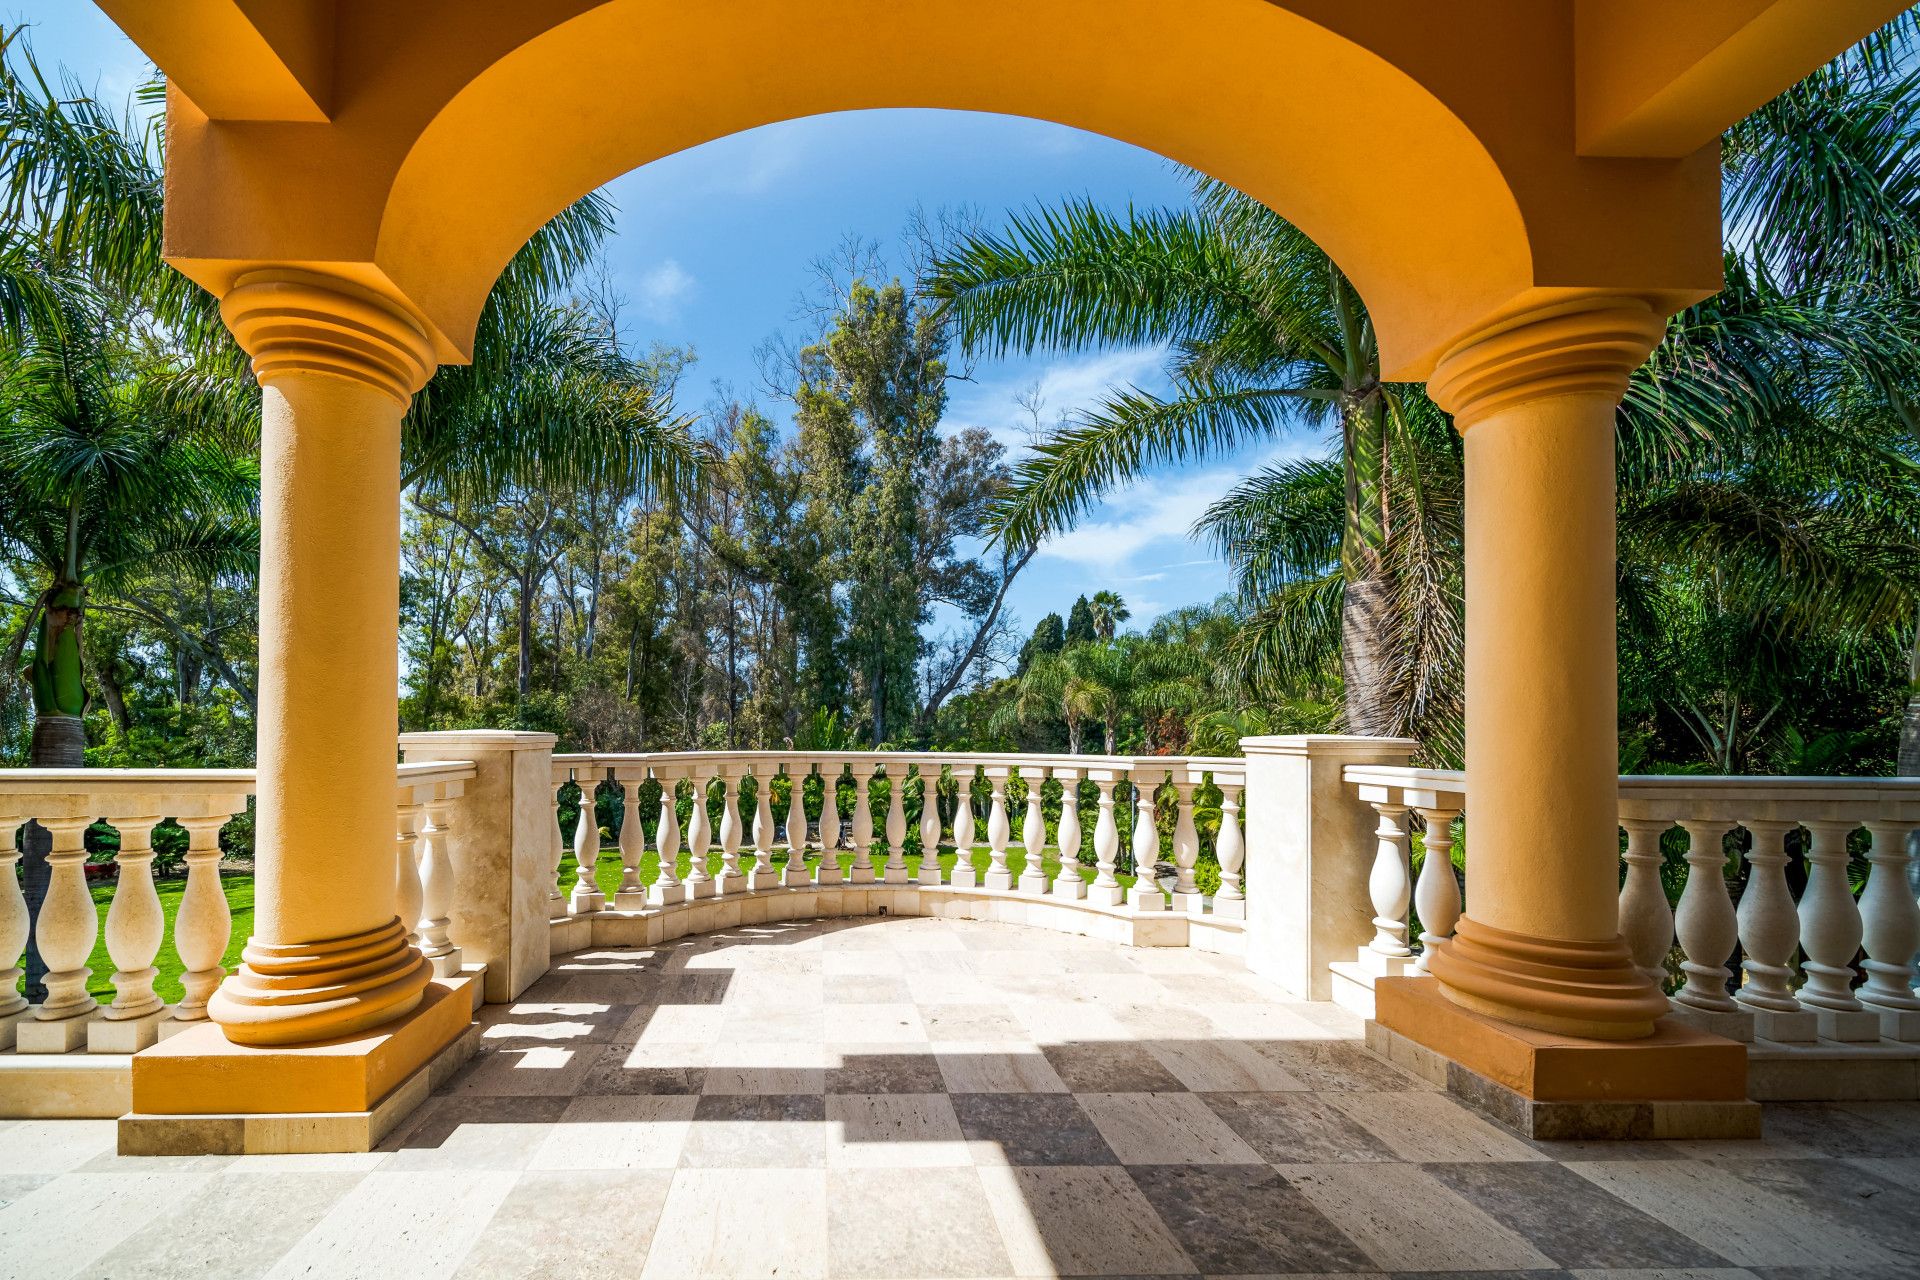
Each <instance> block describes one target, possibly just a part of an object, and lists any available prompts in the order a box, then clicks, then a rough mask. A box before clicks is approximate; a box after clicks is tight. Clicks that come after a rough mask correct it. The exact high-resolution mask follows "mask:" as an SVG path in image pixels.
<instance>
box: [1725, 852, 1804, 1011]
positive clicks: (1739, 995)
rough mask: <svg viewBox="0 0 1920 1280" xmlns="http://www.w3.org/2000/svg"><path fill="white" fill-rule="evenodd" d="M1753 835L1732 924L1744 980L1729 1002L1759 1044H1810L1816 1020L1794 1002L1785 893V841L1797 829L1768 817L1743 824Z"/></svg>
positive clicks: (1794, 917)
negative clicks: (1741, 1011)
mask: <svg viewBox="0 0 1920 1280" xmlns="http://www.w3.org/2000/svg"><path fill="white" fill-rule="evenodd" d="M1740 825H1741V826H1743V827H1745V828H1746V829H1747V831H1748V833H1749V834H1751V835H1752V836H1753V848H1752V849H1751V850H1750V851H1749V852H1748V854H1747V865H1748V868H1749V870H1748V872H1747V891H1746V892H1745V893H1743V894H1741V895H1740V910H1739V911H1738V912H1737V913H1736V919H1737V920H1738V921H1739V926H1740V946H1741V949H1742V950H1743V951H1744V952H1745V953H1746V960H1745V967H1746V973H1747V976H1746V981H1745V983H1743V984H1742V985H1741V987H1740V990H1739V991H1738V992H1736V993H1735V994H1734V999H1735V1000H1737V1001H1739V1002H1740V1003H1741V1004H1742V1005H1744V1006H1746V1007H1747V1009H1749V1010H1750V1011H1751V1012H1752V1013H1753V1033H1754V1035H1756V1036H1758V1037H1760V1038H1761V1039H1764V1040H1776V1041H1783V1042H1796V1041H1811V1040H1813V1039H1815V1038H1816V1031H1815V1019H1814V1016H1813V1015H1812V1014H1811V1013H1808V1012H1806V1011H1805V1010H1803V1009H1802V1008H1801V1007H1800V1002H1799V1001H1798V1000H1795V999H1794V998H1793V987H1792V982H1793V968H1792V964H1793V953H1794V952H1795V951H1797V950H1799V947H1800V915H1799V913H1798V912H1797V911H1795V910H1794V905H1793V893H1792V891H1791V890H1789V889H1788V888H1787V850H1786V837H1787V833H1788V832H1789V831H1792V830H1794V828H1795V826H1796V825H1797V824H1795V823H1792V822H1782V821H1778V820H1775V819H1772V818H1749V819H1747V820H1745V821H1743V822H1742V823H1741V824H1740Z"/></svg>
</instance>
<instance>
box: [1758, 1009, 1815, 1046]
mask: <svg viewBox="0 0 1920 1280" xmlns="http://www.w3.org/2000/svg"><path fill="white" fill-rule="evenodd" d="M1753 1034H1754V1038H1755V1039H1758V1040H1771V1041H1773V1042H1774V1043H1775V1044H1812V1043H1813V1042H1814V1041H1816V1040H1818V1039H1819V1038H1820V1020H1819V1019H1818V1018H1817V1017H1815V1016H1814V1014H1813V1011H1812V1010H1810V1009H1795V1010H1794V1011H1792V1012H1791V1013H1789V1012H1786V1011H1785V1010H1781V1009H1755V1010H1754V1011H1753Z"/></svg>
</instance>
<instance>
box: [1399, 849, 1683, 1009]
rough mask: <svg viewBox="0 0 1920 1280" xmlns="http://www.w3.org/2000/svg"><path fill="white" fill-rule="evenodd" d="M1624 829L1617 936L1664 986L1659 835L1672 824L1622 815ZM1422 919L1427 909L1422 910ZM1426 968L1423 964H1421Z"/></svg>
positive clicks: (1666, 919) (1665, 921) (1666, 940)
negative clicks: (1624, 866)
mask: <svg viewBox="0 0 1920 1280" xmlns="http://www.w3.org/2000/svg"><path fill="white" fill-rule="evenodd" d="M1620 825H1621V826H1623V827H1625V828H1626V829H1627V852H1626V855H1625V857H1624V858H1623V861H1625V862H1626V864H1627V878H1626V883H1625V884H1623V885H1621V886H1620V936H1621V937H1622V938H1623V939H1624V940H1625V941H1626V944H1627V951H1628V953H1629V954H1631V955H1632V956H1633V962H1634V964H1635V965H1637V966H1639V969H1640V972H1642V973H1644V974H1646V975H1647V979H1648V981H1650V982H1652V983H1654V984H1655V985H1657V986H1664V985H1665V983H1666V979H1667V953H1668V952H1669V951H1671V950H1672V949H1673V907H1672V906H1671V905H1669V904H1668V902H1667V891H1666V889H1665V887H1664V886H1662V885H1661V883H1660V862H1661V858H1660V837H1661V836H1663V835H1665V834H1666V831H1667V828H1668V827H1671V826H1672V825H1673V823H1672V822H1671V821H1669V820H1668V819H1666V818H1622V819H1621V820H1620ZM1421 918H1422V919H1425V918H1426V912H1425V910H1424V909H1423V910H1422V911H1421ZM1421 967H1422V968H1425V966H1424V965H1423V966H1421Z"/></svg>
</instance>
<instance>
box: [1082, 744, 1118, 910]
mask: <svg viewBox="0 0 1920 1280" xmlns="http://www.w3.org/2000/svg"><path fill="white" fill-rule="evenodd" d="M1087 776H1088V777H1089V778H1091V779H1092V780H1093V783H1094V785H1095V786H1097V787H1099V789H1100V816H1099V817H1098V818H1096V819H1094V823H1093V856H1094V860H1095V861H1094V870H1095V874H1094V877H1093V886H1092V887H1091V888H1090V889H1088V890H1087V900H1088V901H1089V902H1093V903H1097V904H1098V905H1100V906H1103V907H1117V906H1119V905H1120V899H1121V897H1122V896H1123V895H1122V891H1121V888H1120V879H1119V877H1118V876H1116V875H1115V874H1114V870H1115V867H1116V865H1117V859H1118V858H1119V856H1120V828H1119V826H1118V824H1116V823H1115V822H1114V819H1113V784H1114V781H1115V778H1114V775H1113V774H1112V773H1111V772H1109V771H1107V770H1105V769H1095V770H1092V771H1090V772H1089V773H1088V775H1087Z"/></svg>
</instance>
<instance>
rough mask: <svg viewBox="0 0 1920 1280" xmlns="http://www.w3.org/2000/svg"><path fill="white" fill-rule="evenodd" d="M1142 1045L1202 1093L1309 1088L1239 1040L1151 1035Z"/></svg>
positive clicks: (1180, 1079) (1184, 1082)
mask: <svg viewBox="0 0 1920 1280" xmlns="http://www.w3.org/2000/svg"><path fill="white" fill-rule="evenodd" d="M1142 1044H1143V1045H1144V1047H1145V1048H1146V1050H1147V1052H1149V1053H1151V1054H1152V1055H1153V1056H1154V1057H1156V1058H1158V1059H1159V1060H1160V1064H1161V1065H1162V1066H1164V1067H1165V1068H1166V1069H1167V1070H1168V1071H1171V1072H1172V1073H1173V1074H1174V1076H1175V1077H1176V1078H1177V1079H1178V1080H1179V1081H1180V1083H1181V1084H1184V1085H1185V1086H1187V1088H1189V1089H1192V1090H1195V1091H1196V1092H1199V1093H1285V1092H1288V1091H1291V1090H1297V1089H1305V1088H1306V1087H1307V1086H1306V1085H1304V1084H1302V1083H1301V1082H1300V1081H1299V1080H1297V1079H1295V1078H1294V1077H1293V1076H1291V1075H1289V1074H1288V1073H1287V1072H1286V1071H1284V1070H1283V1069H1282V1068H1281V1067H1280V1065H1279V1064H1278V1063H1276V1062H1274V1061H1273V1060H1272V1059H1271V1058H1268V1057H1265V1056H1263V1055H1262V1054H1260V1053H1259V1052H1258V1051H1257V1050H1255V1049H1254V1048H1253V1047H1252V1046H1250V1045H1244V1044H1241V1043H1239V1042H1238V1041H1234V1040H1205V1039H1167V1040H1160V1039H1154V1038H1152V1037H1150V1036H1149V1037H1143V1038H1142Z"/></svg>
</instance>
